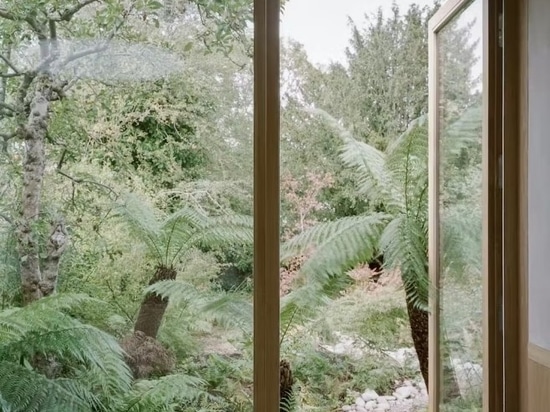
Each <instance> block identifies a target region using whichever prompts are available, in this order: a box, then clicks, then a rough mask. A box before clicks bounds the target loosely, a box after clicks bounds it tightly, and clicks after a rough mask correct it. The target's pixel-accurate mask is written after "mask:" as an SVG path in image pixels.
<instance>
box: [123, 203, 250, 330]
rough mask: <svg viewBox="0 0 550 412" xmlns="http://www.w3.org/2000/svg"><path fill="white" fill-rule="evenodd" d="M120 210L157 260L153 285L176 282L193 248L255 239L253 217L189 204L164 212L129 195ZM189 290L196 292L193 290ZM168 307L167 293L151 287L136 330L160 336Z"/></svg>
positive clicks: (135, 327)
mask: <svg viewBox="0 0 550 412" xmlns="http://www.w3.org/2000/svg"><path fill="white" fill-rule="evenodd" d="M120 211H121V216H123V217H124V220H125V222H127V223H128V224H129V226H130V227H131V229H132V230H133V232H134V233H135V234H136V236H137V237H138V238H139V239H140V240H141V241H143V242H145V244H146V245H147V247H148V250H149V253H150V254H151V256H152V258H153V259H154V260H155V262H156V271H155V273H154V275H153V276H152V278H151V280H150V281H149V285H150V286H152V285H155V284H157V283H159V282H161V283H162V282H167V281H174V280H175V279H176V276H177V270H176V264H177V263H178V262H179V261H181V260H184V259H185V258H186V255H187V254H188V253H190V251H192V250H193V248H197V247H199V248H201V247H215V246H219V245H223V244H228V243H249V242H252V239H253V225H252V219H251V218H250V217H249V216H241V215H235V214H227V213H224V214H219V215H217V216H209V215H206V214H205V213H203V212H200V211H198V210H197V209H194V208H187V207H185V208H182V209H180V210H178V211H176V212H174V213H172V214H170V215H163V214H162V213H161V212H160V211H158V210H155V209H154V208H152V207H150V206H149V205H147V203H146V202H145V201H144V200H142V199H139V198H138V197H137V196H135V195H129V196H127V197H126V199H125V202H124V205H123V206H122V207H121V208H120ZM189 292H190V293H192V290H190V291H189ZM167 306H168V297H167V296H161V295H160V294H158V293H156V292H155V291H153V290H150V289H149V290H147V293H146V295H145V297H144V299H143V301H142V304H141V307H140V310H139V313H138V317H137V320H136V323H135V326H134V329H135V330H136V331H141V332H143V333H145V334H146V335H147V336H150V337H153V338H156V336H157V333H158V330H159V328H160V325H161V323H162V319H163V316H164V312H165V311H166V308H167Z"/></svg>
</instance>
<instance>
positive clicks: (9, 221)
mask: <svg viewBox="0 0 550 412" xmlns="http://www.w3.org/2000/svg"><path fill="white" fill-rule="evenodd" d="M0 217H1V218H2V219H4V220H5V221H6V222H8V223H9V224H10V225H13V220H11V218H10V217H9V216H7V215H5V214H3V213H0Z"/></svg>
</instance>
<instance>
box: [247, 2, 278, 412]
mask: <svg viewBox="0 0 550 412" xmlns="http://www.w3.org/2000/svg"><path fill="white" fill-rule="evenodd" d="M279 15H280V1H279V0H254V383H253V388H254V394H253V398H254V410H255V411H257V412H279V239H280V235H279V197H280V195H279V193H280V191H279V127H280V126H279V117H280V116H279V113H280V96H279Z"/></svg>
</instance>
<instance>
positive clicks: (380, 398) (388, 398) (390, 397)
mask: <svg viewBox="0 0 550 412" xmlns="http://www.w3.org/2000/svg"><path fill="white" fill-rule="evenodd" d="M383 399H385V400H386V401H395V400H397V398H396V397H395V396H380V397H379V398H378V402H380V401H382V402H383Z"/></svg>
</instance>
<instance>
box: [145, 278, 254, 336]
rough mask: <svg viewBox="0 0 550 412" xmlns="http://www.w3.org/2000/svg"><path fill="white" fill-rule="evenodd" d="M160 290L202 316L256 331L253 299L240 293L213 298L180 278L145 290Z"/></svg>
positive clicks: (159, 293) (247, 331)
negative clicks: (253, 319)
mask: <svg viewBox="0 0 550 412" xmlns="http://www.w3.org/2000/svg"><path fill="white" fill-rule="evenodd" d="M151 292H154V293H157V294H158V295H160V296H162V297H166V298H168V299H169V300H170V302H172V303H173V304H175V305H180V304H184V305H185V307H186V308H187V310H190V311H193V312H194V313H200V314H201V316H202V317H204V318H208V319H212V320H213V319H215V320H216V321H218V322H219V324H220V325H221V326H226V327H238V328H240V329H242V330H243V331H244V332H245V333H250V332H251V331H252V302H250V300H248V299H247V298H245V297H244V296H241V295H239V294H236V293H226V294H224V295H222V296H219V293H218V294H217V295H216V296H215V297H213V298H212V297H211V296H210V295H209V294H207V293H205V292H201V291H199V290H198V289H197V288H196V287H195V286H193V285H192V284H190V283H187V282H183V281H180V280H165V281H161V282H157V283H155V284H153V285H151V286H149V287H147V289H145V293H151Z"/></svg>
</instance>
